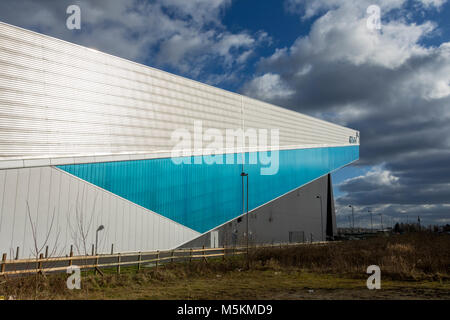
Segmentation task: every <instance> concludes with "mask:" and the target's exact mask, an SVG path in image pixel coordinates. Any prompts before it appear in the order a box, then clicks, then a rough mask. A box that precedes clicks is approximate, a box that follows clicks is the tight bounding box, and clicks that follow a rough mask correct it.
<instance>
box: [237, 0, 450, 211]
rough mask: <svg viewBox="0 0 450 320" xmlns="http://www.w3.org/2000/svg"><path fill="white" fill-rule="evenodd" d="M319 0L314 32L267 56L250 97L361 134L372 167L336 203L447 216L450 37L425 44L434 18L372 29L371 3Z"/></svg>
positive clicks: (248, 88) (350, 183) (346, 186)
mask: <svg viewBox="0 0 450 320" xmlns="http://www.w3.org/2000/svg"><path fill="white" fill-rule="evenodd" d="M290 2H301V3H303V1H294V0H292V1H290ZM318 2H319V3H323V5H324V7H326V8H328V11H327V12H326V14H323V15H322V16H319V18H318V19H317V20H316V21H315V22H314V23H313V25H312V27H311V31H310V34H309V35H308V36H305V37H300V38H299V39H297V40H296V42H295V43H294V44H293V45H292V46H291V47H290V48H284V49H279V50H277V51H276V52H275V53H274V54H273V55H272V56H271V57H268V58H265V59H262V60H261V61H260V63H259V72H260V74H259V75H258V76H256V77H255V78H254V79H253V80H252V81H251V82H249V83H247V84H246V85H245V86H244V87H243V91H244V93H246V94H249V95H253V96H255V97H257V98H260V99H264V100H267V101H269V102H272V103H275V104H279V105H283V106H287V107H289V108H291V109H294V110H298V111H300V112H305V113H309V114H311V115H314V116H320V117H322V118H325V119H327V120H331V121H333V122H337V123H340V124H342V125H346V126H349V127H351V128H355V129H358V130H360V131H361V148H360V158H361V159H360V161H359V162H358V164H359V165H367V166H375V167H374V168H373V169H372V170H370V171H369V172H368V173H367V174H366V175H363V176H361V177H357V178H353V179H349V180H347V181H345V182H344V183H342V184H341V185H340V186H339V189H340V190H341V191H343V192H346V195H344V196H342V197H341V198H340V199H338V200H337V203H338V207H339V206H340V207H341V208H345V206H346V205H348V204H354V205H359V206H372V207H373V208H374V209H373V210H385V209H386V208H387V207H389V208H390V210H391V213H392V214H394V215H395V214H399V213H400V212H403V211H405V210H406V211H410V212H412V211H414V206H419V207H420V206H422V205H423V206H426V205H432V206H433V208H437V207H438V206H441V208H444V209H442V210H438V211H436V210H435V209H434V210H435V211H434V212H435V216H433V217H434V219H440V218H444V219H448V217H449V211H448V208H447V207H445V206H444V204H449V203H450V125H449V123H450V43H442V44H441V45H440V46H438V47H430V48H426V47H423V46H421V45H420V44H419V41H420V39H421V38H422V37H424V36H426V35H428V34H430V33H433V32H434V30H435V28H436V26H435V25H434V24H433V23H432V22H425V23H423V24H422V25H418V24H407V23H405V22H402V21H389V22H388V23H387V24H385V25H383V28H382V30H381V31H379V32H378V31H373V30H368V29H367V27H366V23H365V22H366V16H365V9H366V8H367V6H368V4H369V2H367V3H366V1H361V2H358V4H354V2H350V1H337V2H336V1H318ZM370 4H371V3H370ZM379 4H380V5H381V6H382V7H381V8H382V10H383V9H385V10H384V12H388V11H389V9H388V7H387V6H386V5H385V6H384V7H383V1H381V2H379ZM402 4H403V1H398V6H397V8H401V6H402ZM303 5H304V6H306V7H308V5H306V4H304V3H303ZM328 5H329V6H331V7H327V6H328ZM390 6H391V7H392V8H396V5H395V3H394V2H391V3H390ZM318 7H321V6H318ZM309 8H312V7H309ZM321 8H322V9H323V6H322V7H321ZM313 9H314V8H313ZM306 11H307V10H306ZM313 11H314V10H313ZM313 11H309V12H310V14H311V12H313ZM319 14H320V13H319ZM394 206H395V208H396V210H392V208H393V207H394ZM377 208H378V209H377ZM402 208H403V209H402ZM421 208H422V207H421ZM422 209H423V208H422ZM402 210H403V211H402ZM440 215H441V216H440ZM430 217H431V215H430Z"/></svg>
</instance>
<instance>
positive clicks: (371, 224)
mask: <svg viewBox="0 0 450 320" xmlns="http://www.w3.org/2000/svg"><path fill="white" fill-rule="evenodd" d="M367 212H369V213H370V231H371V232H373V220H372V210H370V209H367Z"/></svg>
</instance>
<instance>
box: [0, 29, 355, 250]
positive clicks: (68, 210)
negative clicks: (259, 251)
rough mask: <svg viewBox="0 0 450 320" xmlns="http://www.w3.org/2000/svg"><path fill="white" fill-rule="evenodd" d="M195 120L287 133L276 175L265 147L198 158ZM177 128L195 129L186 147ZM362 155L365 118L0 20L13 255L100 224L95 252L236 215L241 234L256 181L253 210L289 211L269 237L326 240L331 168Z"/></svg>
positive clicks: (0, 137) (214, 128)
mask: <svg viewBox="0 0 450 320" xmlns="http://www.w3.org/2000/svg"><path fill="white" fill-rule="evenodd" d="M199 124H201V126H202V132H210V133H211V132H226V130H227V129H228V130H234V132H243V133H246V132H249V130H250V131H251V130H254V132H257V133H260V132H263V131H258V130H259V129H263V130H264V129H266V130H269V132H271V130H275V129H278V130H279V131H278V132H279V143H278V144H277V145H275V144H273V143H272V144H270V143H269V150H271V152H277V156H278V163H277V168H276V169H277V170H276V172H275V174H262V173H261V172H262V170H261V169H262V168H264V167H265V165H264V164H262V163H260V162H259V161H258V163H252V164H250V163H249V160H250V158H251V157H252V156H254V155H256V156H257V158H259V157H261V156H262V155H263V153H264V152H265V151H267V147H264V146H262V145H258V146H256V147H254V146H253V147H251V148H250V146H247V147H244V149H229V148H227V147H226V145H224V147H223V148H222V149H219V151H218V153H219V154H222V156H221V157H223V159H225V157H227V156H228V157H232V158H233V159H234V160H235V161H234V163H230V162H229V161H224V162H225V163H224V164H220V163H214V164H208V163H205V162H204V161H197V160H199V159H200V160H201V159H202V156H203V155H204V154H207V153H208V148H207V147H206V143H205V142H204V141H195V139H197V140H198V139H199V138H198V135H196V134H195V130H197V129H198V125H199ZM196 126H197V129H196ZM239 130H242V131H239ZM174 132H181V133H182V132H192V133H193V134H192V136H191V139H192V143H191V144H190V146H189V144H188V145H187V146H188V147H186V145H184V147H183V145H181V144H180V143H178V142H179V141H178V142H176V141H174V140H173V133H174ZM204 138H205V137H204V136H203V139H204ZM269 139H270V137H269ZM200 142H203V146H201V145H200ZM272 142H273V141H272ZM189 147H190V148H189ZM186 149H189V150H186ZM242 153H244V154H245V156H244V157H245V158H246V160H247V161H245V162H246V163H245V164H242V163H240V162H239V159H242V158H240V157H241V155H242ZM174 154H178V155H179V156H180V157H183V156H184V158H180V159H178V160H184V161H174V159H173V155H174ZM190 154H192V155H190ZM358 157H359V132H358V131H356V130H353V129H349V128H345V127H342V126H339V125H336V124H332V123H329V122H326V121H323V120H319V119H316V118H312V117H309V116H306V115H303V114H300V113H297V112H294V111H291V110H287V109H283V108H280V107H277V106H274V105H271V104H267V103H264V102H261V101H257V100H254V99H251V98H248V97H245V96H242V95H238V94H235V93H232V92H228V91H224V90H221V89H218V88H214V87H211V86H208V85H206V84H202V83H199V82H196V81H192V80H189V79H186V78H182V77H179V76H176V75H173V74H169V73H166V72H164V71H160V70H157V69H154V68H151V67H147V66H144V65H140V64H137V63H134V62H131V61H127V60H124V59H121V58H118V57H114V56H111V55H108V54H105V53H102V52H98V51H95V50H92V49H89V48H85V47H81V46H78V45H75V44H72V43H68V42H65V41H62V40H58V39H55V38H52V37H49V36H45V35H42V34H38V33H35V32H32V31H28V30H24V29H21V28H18V27H15V26H11V25H8V24H5V23H0V253H7V254H8V256H9V257H12V256H15V255H16V254H17V248H19V253H18V256H19V257H22V258H23V257H30V256H34V255H36V252H37V251H39V250H41V251H40V252H42V250H43V249H42V248H45V247H47V246H48V248H49V251H50V253H52V254H53V255H61V254H62V255H65V254H67V253H68V250H69V247H70V245H73V246H74V248H75V249H76V251H77V252H78V253H80V254H84V253H85V251H88V252H89V251H90V247H91V244H93V243H94V241H95V235H96V230H97V228H98V227H99V226H100V225H103V226H104V230H102V231H100V232H99V233H98V235H99V248H98V251H99V252H100V253H101V252H109V251H110V248H111V245H112V244H113V245H114V251H116V252H125V251H139V250H142V251H144V250H153V249H159V250H162V249H169V248H176V247H179V246H183V245H187V244H189V243H195V240H196V239H204V237H205V235H209V236H210V235H211V231H218V232H224V231H223V227H224V226H227V225H229V226H231V232H242V230H241V229H242V228H240V227H236V228H234V227H233V226H232V223H236V224H238V223H240V222H239V221H240V217H241V216H242V215H243V213H244V210H245V209H246V207H247V203H246V195H244V197H243V190H244V191H245V192H247V187H248V199H249V200H248V201H249V202H248V207H249V210H250V211H252V212H254V213H257V212H258V210H259V211H261V210H266V211H267V210H268V211H267V212H269V211H270V212H269V213H267V214H269V215H273V214H274V211H273V210H275V211H277V210H278V209H276V208H278V207H280V206H281V207H283V206H284V209H283V210H284V211H286V212H287V213H286V214H285V218H284V220H283V219H280V221H281V220H283V221H284V222H283V224H279V225H272V227H270V228H269V229H272V231H273V230H276V235H275V234H273V235H272V236H266V237H265V238H264V239H263V237H261V241H262V240H264V241H286V240H287V237H289V238H290V240H292V239H291V238H292V237H293V235H294V234H296V233H295V232H303V233H305V232H306V233H307V234H308V238H309V235H311V236H313V237H314V239H315V240H322V239H324V238H325V236H324V234H325V235H328V236H332V235H333V233H334V230H335V221H334V214H333V212H332V211H333V209H332V193H331V191H330V190H331V182H330V180H329V178H327V176H328V175H329V173H330V172H332V171H334V170H336V169H339V168H340V167H342V166H344V165H347V164H349V163H351V162H353V161H355V160H357V159H358ZM187 159H189V160H192V163H189V161H186V160H187ZM272 160H273V159H272ZM180 162H181V163H180ZM243 171H244V172H246V173H248V179H249V184H248V185H247V184H246V179H242V177H241V173H242V172H243ZM321 179H322V180H323V179H328V180H326V181H327V182H326V183H325V184H324V185H323V186H322V187H317V188H318V189H317V190H315V189H314V190H313V189H311V190H313V191H310V193H311V192H312V193H311V194H314V195H315V194H316V193H317V194H318V195H321V197H319V198H317V199H318V200H317V199H316V197H311V198H314V200H308V201H306V200H305V201H304V202H305V203H310V204H309V205H308V206H307V207H305V208H304V209H302V210H303V211H302V212H300V213H299V212H297V213H296V216H295V217H293V216H290V215H289V214H290V213H289V212H291V211H292V210H294V211H295V210H296V209H295V208H296V207H295V206H296V205H295V203H294V202H292V199H291V200H289V199H288V198H289V195H290V194H291V195H292V192H294V191H296V190H302V189H299V188H301V187H308V186H309V188H313V187H312V186H313V185H312V184H311V183H316V184H317V183H318V181H321ZM323 181H325V180H323ZM305 190H306V189H305ZM283 199H286V201H291V202H289V204H288V205H287V207H286V206H285V205H283V204H282V203H281V204H280V201H284V200H283ZM311 201H315V202H314V203H315V204H311V203H312V202H311ZM317 201H320V211H318V209H317V208H318V207H317V208H316V204H318V203H319V202H317ZM322 202H323V209H322ZM330 202H331V204H330ZM275 203H278V204H277V206H275V205H274V204H275ZM275 207H276V208H275ZM268 208H272V209H270V210H269V209H268ZM274 208H275V209H274ZM280 210H281V209H280ZM284 211H283V212H284ZM325 211H326V212H327V214H326V217H323V216H322V212H325ZM280 212H281V211H280ZM261 216H263V213H261ZM271 219H272V218H268V221H269V220H270V222H272V220H271ZM324 219H325V222H324ZM255 223H256V222H255ZM280 223H281V222H280ZM259 224H260V225H259V227H260V228H268V226H264V223H261V222H260V223H259ZM241 225H242V224H241ZM264 233H265V234H266V235H267V234H270V232H264ZM224 234H225V233H224ZM253 234H254V239H257V238H258V237H257V236H256V234H257V232H256V231H255V230H254V231H253ZM213 235H214V237H218V239H219V240H220V241H219V245H223V244H225V243H224V241H225V242H226V241H228V240H226V237H225V236H224V235H220V234H219V235H218V233H213ZM202 237H203V238H202ZM210 238H211V236H210ZM211 239H212V238H211ZM211 241H212V243H213V244H215V245H217V239H216V240H214V241H213V240H211ZM220 242H222V243H220ZM36 248H37V249H36Z"/></svg>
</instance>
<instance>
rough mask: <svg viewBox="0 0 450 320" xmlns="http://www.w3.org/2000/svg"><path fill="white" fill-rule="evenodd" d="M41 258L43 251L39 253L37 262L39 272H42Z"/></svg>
mask: <svg viewBox="0 0 450 320" xmlns="http://www.w3.org/2000/svg"><path fill="white" fill-rule="evenodd" d="M43 258H44V254H43V253H41V254H39V262H38V270H39V273H42V259H43Z"/></svg>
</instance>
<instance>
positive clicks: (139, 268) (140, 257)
mask: <svg viewBox="0 0 450 320" xmlns="http://www.w3.org/2000/svg"><path fill="white" fill-rule="evenodd" d="M141 259H142V254H141V252H140V251H139V262H138V271H140V270H141Z"/></svg>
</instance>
